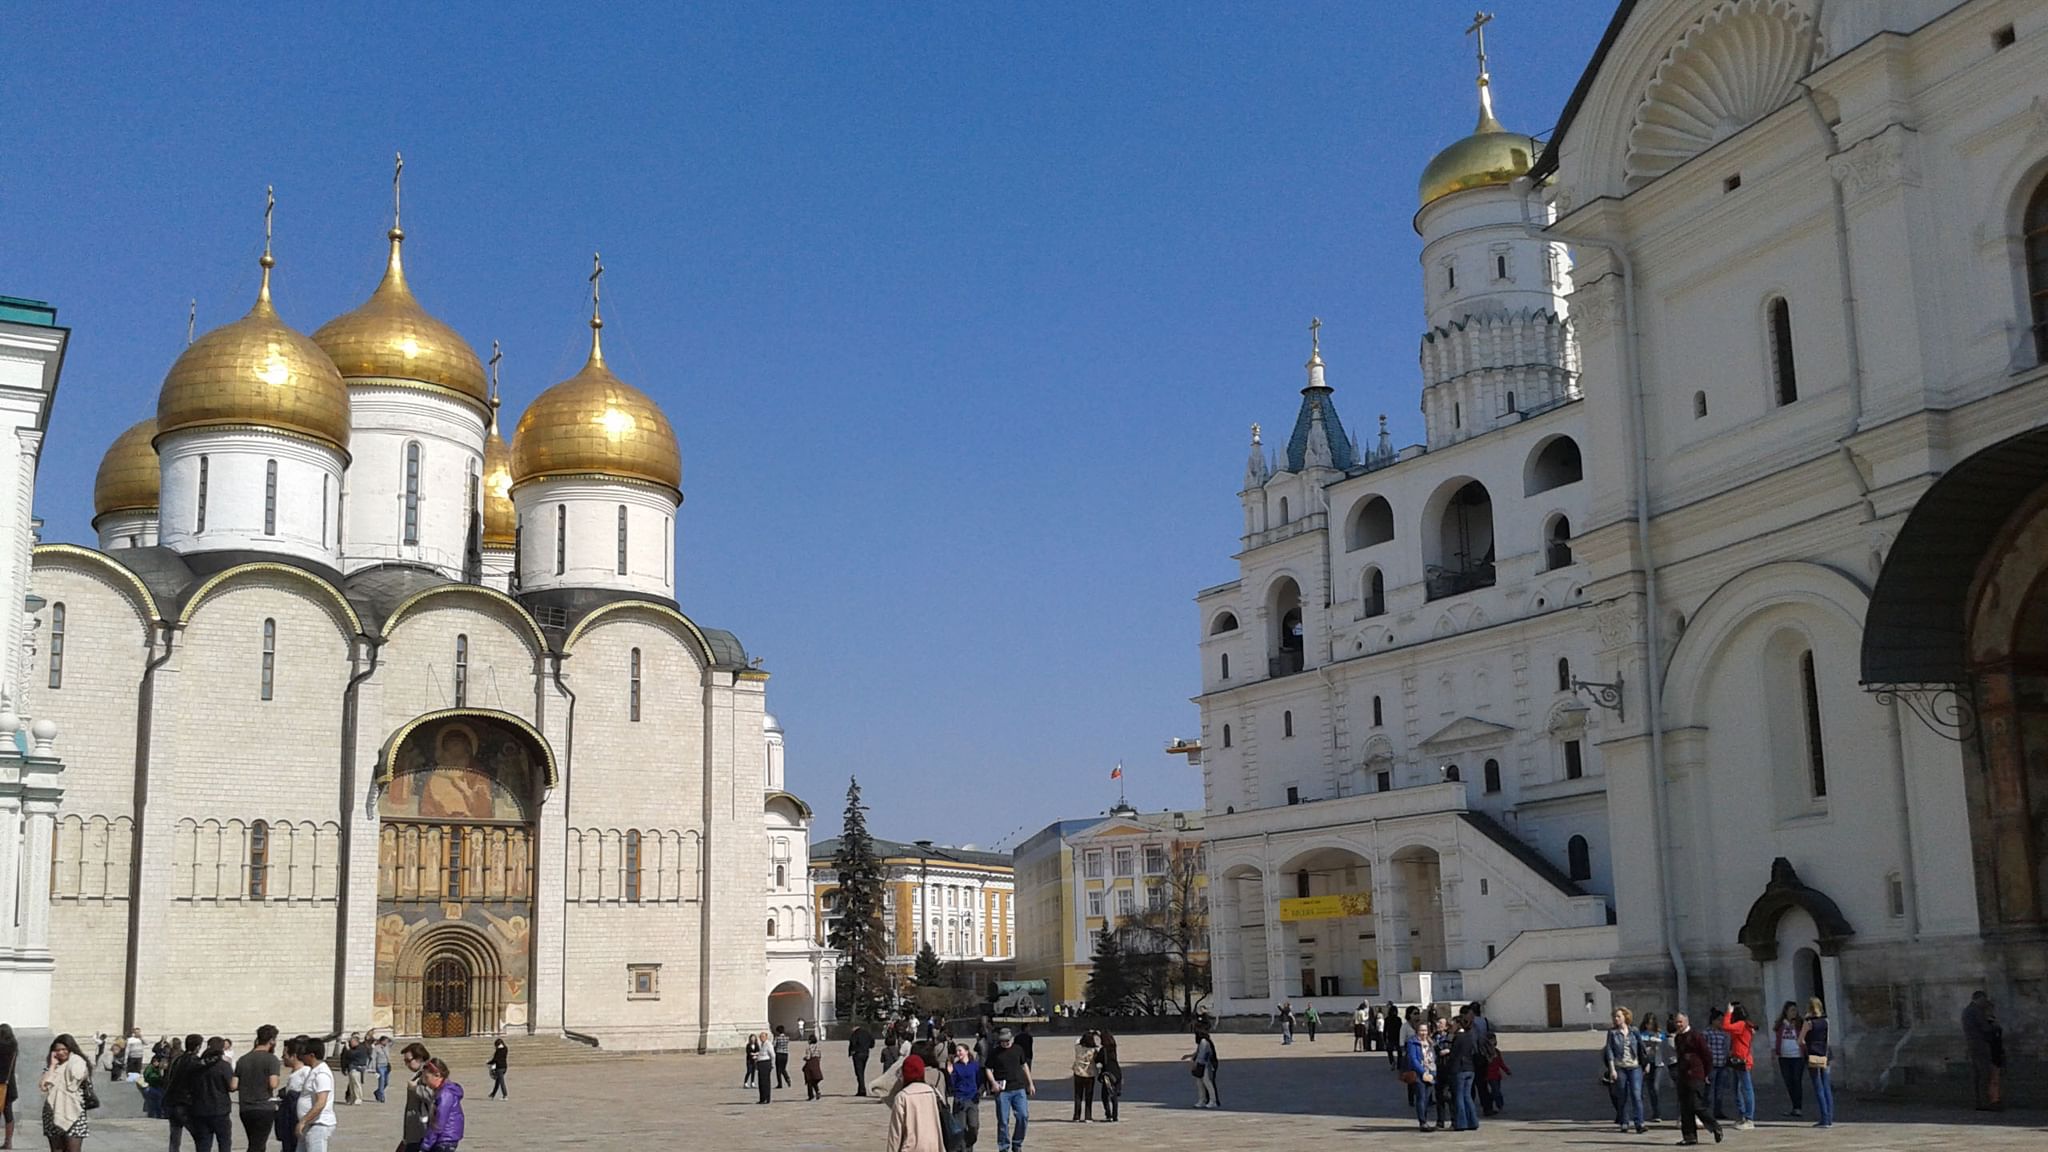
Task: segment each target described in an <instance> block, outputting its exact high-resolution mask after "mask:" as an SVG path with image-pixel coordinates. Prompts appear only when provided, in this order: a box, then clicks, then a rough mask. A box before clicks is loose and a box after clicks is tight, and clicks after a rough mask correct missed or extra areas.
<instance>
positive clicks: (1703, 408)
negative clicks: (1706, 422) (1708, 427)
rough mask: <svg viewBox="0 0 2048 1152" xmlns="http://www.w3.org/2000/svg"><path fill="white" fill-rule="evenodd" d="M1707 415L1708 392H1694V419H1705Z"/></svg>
mask: <svg viewBox="0 0 2048 1152" xmlns="http://www.w3.org/2000/svg"><path fill="white" fill-rule="evenodd" d="M1706 415H1707V394H1706V393H1705V392H1695V393H1693V394H1692V418H1693V419H1695V420H1703V419H1705V418H1706Z"/></svg>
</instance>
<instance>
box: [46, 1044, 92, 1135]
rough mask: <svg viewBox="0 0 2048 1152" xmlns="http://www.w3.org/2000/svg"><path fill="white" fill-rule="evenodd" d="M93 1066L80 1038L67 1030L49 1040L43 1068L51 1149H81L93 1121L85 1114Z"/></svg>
mask: <svg viewBox="0 0 2048 1152" xmlns="http://www.w3.org/2000/svg"><path fill="white" fill-rule="evenodd" d="M91 1080H92V1066H91V1065H90V1064H87V1063H86V1062H85V1057H84V1056H82V1055H80V1054H79V1052H78V1041H76V1040H73V1039H72V1038H71V1034H70V1033H69V1032H66V1033H64V1034H62V1035H60V1036H58V1037H57V1038H56V1039H55V1040H52V1041H51V1042H50V1058H49V1061H48V1063H47V1064H45V1065H44V1068H43V1079H42V1083H41V1085H40V1087H41V1088H42V1092H43V1137H44V1138H45V1139H47V1140H48V1141H49V1142H50V1152H78V1150H79V1148H80V1146H82V1145H83V1144H84V1143H85V1138H86V1136H87V1135H88V1133H89V1131H90V1128H91V1125H90V1124H89V1123H88V1122H87V1121H86V1118H85V1093H86V1089H87V1087H88V1082H89V1081H91Z"/></svg>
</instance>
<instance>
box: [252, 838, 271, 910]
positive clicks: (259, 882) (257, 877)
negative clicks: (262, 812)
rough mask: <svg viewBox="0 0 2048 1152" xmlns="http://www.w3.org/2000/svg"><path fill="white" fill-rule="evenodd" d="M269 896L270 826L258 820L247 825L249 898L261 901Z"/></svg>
mask: <svg viewBox="0 0 2048 1152" xmlns="http://www.w3.org/2000/svg"><path fill="white" fill-rule="evenodd" d="M268 895H270V825H269V824H267V823H265V822H263V821H261V820H258V821H256V822H255V823H254V824H251V825H249V896H250V898H251V899H254V900H261V899H263V898H264V897H265V896H268Z"/></svg>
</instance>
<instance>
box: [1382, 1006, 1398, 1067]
mask: <svg viewBox="0 0 2048 1152" xmlns="http://www.w3.org/2000/svg"><path fill="white" fill-rule="evenodd" d="M1401 1048H1402V1044H1401V1013H1400V1009H1398V1008H1395V1007H1394V1002H1393V1001H1392V1000H1389V1001H1387V1010H1386V1011H1385V1012H1383V1013H1381V1014H1380V1050H1381V1051H1383V1052H1385V1053H1386V1054H1387V1067H1388V1068H1393V1067H1396V1066H1397V1065H1398V1064H1399V1062H1400V1055H1401Z"/></svg>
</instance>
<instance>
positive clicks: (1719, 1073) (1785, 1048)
mask: <svg viewBox="0 0 2048 1152" xmlns="http://www.w3.org/2000/svg"><path fill="white" fill-rule="evenodd" d="M1828 1032H1829V1030H1828V1018H1827V1012H1826V1010H1825V1008H1824V1006H1823V1005H1822V1004H1821V1002H1820V999H1819V998H1818V997H1815V998H1813V999H1811V1000H1809V1001H1807V1009H1806V1011H1805V1012H1803V1013H1802V1012H1801V1011H1800V1010H1799V1006H1798V1004H1796V1003H1794V1002H1793V1001H1790V1000H1787V1001H1786V1002H1785V1005H1784V1007H1783V1008H1782V1009H1781V1010H1780V1011H1779V1013H1778V1018H1777V1019H1776V1020H1775V1021H1772V1022H1771V1024H1770V1029H1769V1031H1768V1032H1765V1031H1763V1030H1761V1029H1759V1028H1758V1027H1757V1026H1756V1024H1755V1023H1754V1022H1753V1021H1751V1020H1750V1018H1749V1011H1748V1009H1746V1008H1745V1007H1743V1005H1742V1003H1741V1001H1735V1002H1732V1003H1729V1004H1728V1005H1726V1006H1724V1007H1720V1008H1716V1009H1714V1010H1713V1012H1712V1013H1711V1014H1709V1016H1708V1018H1707V1026H1706V1027H1705V1028H1704V1029H1700V1028H1695V1027H1694V1026H1693V1023H1692V1018H1691V1017H1690V1016H1688V1015H1687V1014H1686V1013H1684V1012H1676V1013H1673V1014H1672V1016H1671V1019H1670V1024H1669V1030H1668V1031H1667V1030H1666V1028H1665V1026H1664V1024H1663V1023H1662V1022H1661V1021H1659V1020H1658V1018H1657V1016H1656V1015H1655V1014H1654V1013H1652V1014H1650V1015H1646V1016H1644V1017H1643V1019H1642V1022H1641V1023H1640V1024H1638V1023H1637V1022H1636V1020H1635V1017H1634V1014H1633V1013H1631V1012H1630V1011H1629V1010H1628V1009H1627V1008H1616V1009H1615V1010H1614V1017H1613V1025H1612V1027H1610V1028H1609V1029H1608V1030H1607V1039H1606V1043H1605V1044H1604V1045H1603V1046H1602V1047H1601V1079H1602V1081H1604V1082H1605V1083H1606V1084H1607V1085H1608V1089H1609V1093H1610V1095H1611V1098H1612V1100H1613V1103H1614V1126H1615V1128H1616V1129H1617V1130H1619V1131H1623V1132H1627V1131H1631V1130H1633V1131H1635V1132H1644V1131H1647V1130H1648V1129H1647V1124H1649V1123H1661V1122H1662V1121H1663V1101H1662V1098H1661V1093H1660V1091H1659V1086H1658V1085H1659V1081H1660V1079H1664V1078H1668V1079H1669V1080H1670V1082H1671V1085H1672V1088H1673V1089H1674V1091H1675V1094H1676V1097H1677V1099H1676V1103H1677V1106H1678V1123H1679V1130H1680V1133H1681V1139H1680V1140H1679V1143H1681V1144H1697V1143H1699V1130H1700V1129H1701V1128H1705V1129H1706V1130H1707V1132H1708V1133H1709V1134H1711V1135H1712V1136H1713V1138H1714V1141H1715V1142H1716V1143H1719V1142H1720V1141H1721V1138H1722V1128H1721V1126H1722V1124H1723V1123H1728V1122H1732V1123H1733V1124H1734V1125H1735V1127H1736V1128H1738V1129H1742V1130H1748V1129H1751V1128H1755V1127H1756V1113H1757V1101H1756V1082H1755V1078H1754V1076H1753V1072H1754V1069H1755V1067H1756V1054H1757V1048H1758V1046H1759V1045H1768V1047H1769V1050H1770V1053H1771V1055H1772V1057H1773V1058H1774V1059H1775V1060H1776V1062H1777V1065H1778V1076H1779V1080H1780V1081H1781V1083H1782V1084H1783V1086H1784V1090H1785V1095H1786V1099H1787V1101H1788V1103H1789V1104H1790V1108H1789V1109H1788V1110H1787V1111H1786V1113H1785V1115H1787V1116H1788V1117H1792V1118H1803V1116H1804V1115H1805V1107H1806V1101H1807V1092H1808V1089H1809V1087H1810V1088H1811V1095H1812V1101H1813V1107H1814V1114H1815V1117H1816V1119H1815V1121H1814V1127H1816V1128H1832V1127H1833V1126H1834V1123H1835V1093H1834V1084H1833V1081H1832V1080H1831V1079H1830V1077H1829V1073H1828V1065H1829V1061H1830V1059H1831V1055H1832V1053H1831V1050H1830V1047H1829V1043H1828ZM1731 1097H1732V1099H1733V1106H1734V1109H1735V1115H1734V1116H1733V1117H1731V1116H1729V1115H1728V1113H1727V1111H1726V1110H1725V1108H1724V1105H1725V1104H1726V1103H1727V1102H1728V1101H1729V1099H1730V1098H1731ZM1646 1110H1647V1116H1646V1114H1645V1113H1646Z"/></svg>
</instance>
